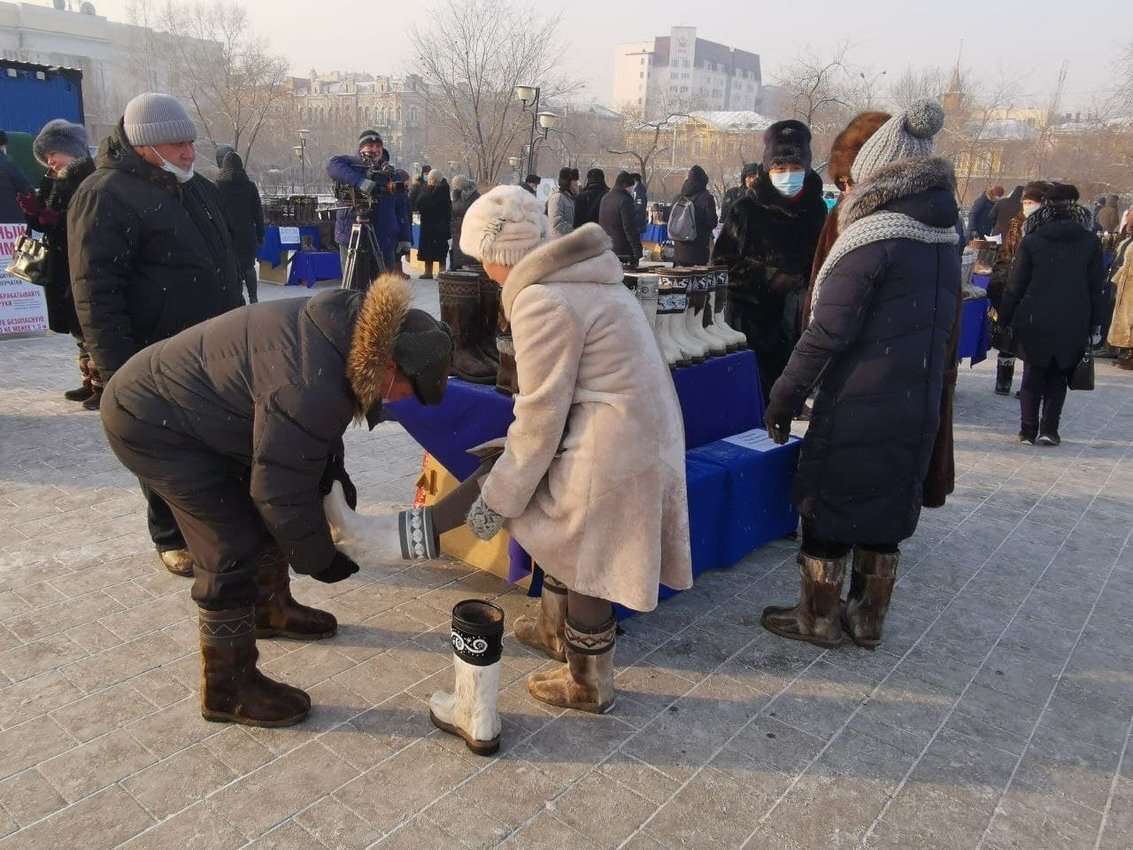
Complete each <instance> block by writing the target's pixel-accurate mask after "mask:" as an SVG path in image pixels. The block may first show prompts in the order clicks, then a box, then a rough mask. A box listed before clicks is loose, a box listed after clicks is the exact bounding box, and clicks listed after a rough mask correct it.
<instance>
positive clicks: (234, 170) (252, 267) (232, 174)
mask: <svg viewBox="0 0 1133 850" xmlns="http://www.w3.org/2000/svg"><path fill="white" fill-rule="evenodd" d="M216 159H217V165H219V166H220V174H219V175H217V178H216V188H217V189H218V190H219V191H220V199H221V201H222V202H223V203H224V211H225V213H227V214H228V222H229V224H231V225H232V234H233V238H234V242H235V247H236V258H237V260H238V261H239V263H240V277H241V279H242V280H243V282H244V288H245V289H247V290H248V303H250V304H255V303H256V301H257V300H259V299H258V297H257V295H256V284H257V281H258V275H257V274H256V248H257V247H259V246H260V245H262V244H263V242H264V208H263V206H262V205H261V203H260V190H259V189H257V188H256V184H255V183H253V182H252V181H251V180H250V179H248V172H247V171H245V170H244V160H242V159H241V158H240V154H238V153H236V151H235V150H233V149H232V148H230V147H228V146H227V145H223V146H221V147H219V148H217V151H216Z"/></svg>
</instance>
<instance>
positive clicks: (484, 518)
mask: <svg viewBox="0 0 1133 850" xmlns="http://www.w3.org/2000/svg"><path fill="white" fill-rule="evenodd" d="M465 522H467V523H468V528H469V529H470V530H471V531H472V534H473V535H474V536H475V537H476V538H477V539H479V540H491V539H492V538H493V537H495V536H496V535H497V534H499V533H500V529H501V528H503V525H504V518H503V517H502V516H500V515H499V514H498V513H496V512H495V511H493V510H492V509H491V508H489V507H488V504H487V502H485V501H484V497H483V496H477V497H476V501H475V502H473V503H472V507H471V508H470V509H469V510H468V517H467V519H466V520H465Z"/></svg>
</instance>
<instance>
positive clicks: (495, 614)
mask: <svg viewBox="0 0 1133 850" xmlns="http://www.w3.org/2000/svg"><path fill="white" fill-rule="evenodd" d="M503 642H504V612H503V609H502V608H500V607H499V606H498V605H493V604H492V603H491V602H487V601H485V600H482V599H466V600H464V601H463V602H458V603H456V605H455V606H453V609H452V651H453V652H454V653H455V654H456V657H457V658H459V659H460V660H461V661H464V662H465V663H467V664H471V665H473V666H475V667H487V666H489V665H491V664H495V663H496V662H498V661H499V660H500V657H501V656H502V655H503Z"/></svg>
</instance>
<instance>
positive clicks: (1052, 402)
mask: <svg viewBox="0 0 1133 850" xmlns="http://www.w3.org/2000/svg"><path fill="white" fill-rule="evenodd" d="M1065 403H1066V372H1065V371H1064V370H1063V369H1062V368H1061V367H1059V365H1058V364H1057V363H1056V362H1055V361H1054V360H1051V361H1050V363H1049V364H1048V365H1046V366H1045V367H1044V366H1035V365H1033V364H1031V363H1027V362H1026V361H1024V363H1023V385H1022V387H1021V388H1020V390H1019V418H1020V422H1021V424H1022V427H1023V428H1037V427H1038V426H1039V423H1040V422H1041V423H1042V424H1043V425H1044V426H1046V427H1049V428H1053V429H1057V428H1058V423H1059V420H1060V419H1061V418H1062V405H1063V404H1065ZM1040 409H1041V416H1040Z"/></svg>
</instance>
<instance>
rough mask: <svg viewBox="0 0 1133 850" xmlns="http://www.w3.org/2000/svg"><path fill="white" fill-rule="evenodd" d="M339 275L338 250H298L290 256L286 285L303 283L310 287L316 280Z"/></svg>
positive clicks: (340, 267)
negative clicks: (289, 268) (289, 269)
mask: <svg viewBox="0 0 1133 850" xmlns="http://www.w3.org/2000/svg"><path fill="white" fill-rule="evenodd" d="M341 277H342V263H341V262H340V261H339V259H338V251H300V252H299V253H297V254H295V255H294V256H293V257H292V258H291V271H290V272H289V273H288V275H287V285H288V286H299V285H301V284H304V283H305V284H307V288H308V289H311V288H313V287H314V285H315V283H316V282H317V281H320V280H336V279H338V278H341Z"/></svg>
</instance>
